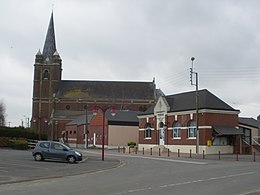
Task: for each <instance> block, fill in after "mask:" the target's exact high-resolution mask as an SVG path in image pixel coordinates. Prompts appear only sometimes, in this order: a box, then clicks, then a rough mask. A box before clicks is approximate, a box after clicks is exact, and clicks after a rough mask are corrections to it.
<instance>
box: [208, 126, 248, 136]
mask: <svg viewBox="0 0 260 195" xmlns="http://www.w3.org/2000/svg"><path fill="white" fill-rule="evenodd" d="M213 129H214V130H215V131H216V132H217V133H218V134H219V135H243V130H242V129H237V128H235V127H233V126H213Z"/></svg>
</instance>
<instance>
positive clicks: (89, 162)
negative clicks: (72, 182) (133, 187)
mask: <svg viewBox="0 0 260 195" xmlns="http://www.w3.org/2000/svg"><path fill="white" fill-rule="evenodd" d="M0 155H1V160H0V185H1V184H6V183H13V182H21V181H29V180H35V179H42V178H55V177H63V176H70V175H78V174H82V173H89V172H95V171H99V170H103V169H109V168H113V167H117V166H119V165H120V161H118V160H116V159H106V160H105V161H101V159H100V157H98V156H94V155H93V156H91V155H89V156H83V161H82V162H80V163H76V164H69V163H67V162H55V161H40V162H37V161H34V158H33V156H32V154H31V151H29V150H28V151H23V150H11V149H0Z"/></svg>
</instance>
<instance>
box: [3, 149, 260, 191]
mask: <svg viewBox="0 0 260 195" xmlns="http://www.w3.org/2000/svg"><path fill="white" fill-rule="evenodd" d="M95 155H98V156H99V155H100V154H95V152H91V153H90V154H89V156H95ZM106 157H107V158H109V159H119V160H120V161H121V162H123V163H122V164H121V165H119V166H118V167H116V168H112V169H106V170H101V171H95V172H87V173H83V174H80V175H74V176H64V177H58V178H50V179H38V180H32V181H28V182H21V183H11V184H2V185H0V194H8V195H9V194H39V195H41V194H90V195H92V194H93V195H95V194H98V195H99V194H100V195H101V194H111V195H121V194H126V195H127V194H147V195H148V194H149V195H150V194H185V195H186V194H194V195H196V194H199V195H201V194H213V195H214V194H218V195H219V194H223V195H225V194H231V195H232V194H241V195H242V194H260V183H259V181H260V162H241V161H239V162H236V161H218V160H204V159H199V160H198V159H176V158H166V157H161V158H157V157H151V156H135V155H132V156H129V155H123V154H117V153H110V154H109V153H106ZM86 163H87V162H86ZM56 164H57V163H56Z"/></svg>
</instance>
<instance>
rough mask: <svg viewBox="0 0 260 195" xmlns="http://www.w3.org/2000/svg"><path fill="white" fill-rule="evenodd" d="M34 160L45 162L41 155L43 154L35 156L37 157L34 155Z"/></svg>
mask: <svg viewBox="0 0 260 195" xmlns="http://www.w3.org/2000/svg"><path fill="white" fill-rule="evenodd" d="M34 160H36V161H41V160H43V158H42V155H41V154H35V155H34Z"/></svg>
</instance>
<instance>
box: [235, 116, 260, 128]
mask: <svg viewBox="0 0 260 195" xmlns="http://www.w3.org/2000/svg"><path fill="white" fill-rule="evenodd" d="M238 121H239V124H243V125H247V126H250V127H255V128H259V127H260V122H259V121H257V120H256V119H254V118H247V117H239V118H238Z"/></svg>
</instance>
